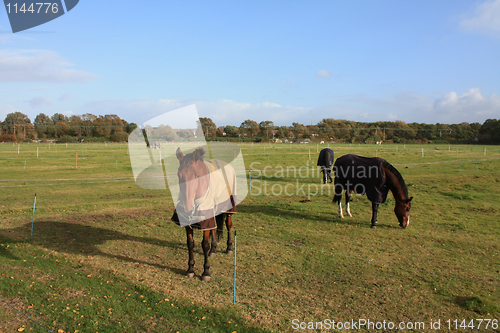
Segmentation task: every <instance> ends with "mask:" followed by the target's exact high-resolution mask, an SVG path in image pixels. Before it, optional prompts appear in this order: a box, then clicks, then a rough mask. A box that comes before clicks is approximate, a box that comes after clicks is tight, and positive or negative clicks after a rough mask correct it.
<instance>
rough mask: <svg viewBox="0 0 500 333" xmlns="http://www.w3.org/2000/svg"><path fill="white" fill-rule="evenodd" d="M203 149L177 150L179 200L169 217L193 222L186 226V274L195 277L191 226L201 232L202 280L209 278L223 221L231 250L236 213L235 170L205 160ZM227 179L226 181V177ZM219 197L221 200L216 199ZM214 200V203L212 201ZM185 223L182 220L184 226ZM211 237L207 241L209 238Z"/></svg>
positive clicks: (220, 163)
mask: <svg viewBox="0 0 500 333" xmlns="http://www.w3.org/2000/svg"><path fill="white" fill-rule="evenodd" d="M204 154H205V151H204V150H203V149H197V150H195V151H194V152H193V153H190V154H186V155H185V156H184V154H183V153H182V151H181V149H180V148H178V149H177V151H176V155H177V159H178V160H179V162H180V165H179V169H178V177H179V187H180V192H179V202H178V203H177V205H176V210H175V212H174V215H173V216H172V220H173V221H174V222H176V223H178V224H180V223H179V222H180V220H183V221H192V223H189V225H187V226H186V227H185V228H186V235H187V247H188V250H189V261H188V270H187V272H186V275H187V276H188V277H190V278H191V277H193V276H194V255H193V249H194V239H193V229H200V230H202V231H203V241H202V242H201V246H202V248H203V254H204V256H205V264H204V266H203V267H204V270H203V274H202V275H201V279H202V280H203V281H209V280H210V272H209V269H210V263H209V260H208V257H209V256H214V255H215V253H216V248H217V241H216V238H215V230H216V229H217V239H219V238H220V236H222V234H223V228H224V220H225V222H226V228H227V234H228V236H227V253H232V246H233V243H232V239H231V226H232V221H231V215H232V213H235V212H236V205H235V202H236V201H235V191H236V185H235V184H236V183H235V180H234V169H233V168H232V167H231V166H230V165H228V164H225V163H224V162H222V161H217V160H211V161H204V159H203V157H204ZM228 179H229V180H228ZM224 192H225V193H224ZM217 198H221V199H220V200H216V199H217ZM214 201H216V202H215V204H214ZM185 224H187V223H184V225H185ZM210 235H211V236H212V241H211V244H210V241H209V237H210Z"/></svg>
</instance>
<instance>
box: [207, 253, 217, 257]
mask: <svg viewBox="0 0 500 333" xmlns="http://www.w3.org/2000/svg"><path fill="white" fill-rule="evenodd" d="M216 254H217V253H215V252H210V254H209V256H210V257H215V255H216Z"/></svg>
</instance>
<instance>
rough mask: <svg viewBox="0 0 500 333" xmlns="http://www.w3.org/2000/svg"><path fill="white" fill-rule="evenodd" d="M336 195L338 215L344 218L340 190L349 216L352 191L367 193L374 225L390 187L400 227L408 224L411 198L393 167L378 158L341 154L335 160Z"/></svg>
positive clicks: (373, 226) (373, 225)
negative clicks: (343, 194)
mask: <svg viewBox="0 0 500 333" xmlns="http://www.w3.org/2000/svg"><path fill="white" fill-rule="evenodd" d="M333 170H334V172H335V196H334V198H333V202H337V203H338V205H339V217H340V218H343V217H344V214H343V212H342V202H341V200H342V192H343V191H344V190H345V203H346V212H347V215H348V216H351V217H352V215H351V211H350V209H349V201H350V198H351V193H352V192H354V193H356V194H366V196H367V197H368V199H369V200H370V201H371V202H372V219H371V227H372V228H376V224H377V211H378V206H379V204H381V203H384V202H385V200H386V199H387V194H388V192H389V190H390V191H391V192H392V194H393V195H394V199H395V200H396V207H395V208H394V213H395V214H396V216H397V218H398V221H399V226H400V227H402V228H406V227H407V226H408V224H410V209H411V200H412V199H413V197H409V196H408V189H407V188H406V184H405V181H404V180H403V177H401V174H400V173H399V171H398V170H396V168H394V167H393V166H392V165H391V164H389V163H388V162H387V161H386V160H384V159H382V158H378V157H373V158H368V157H363V156H357V155H352V154H348V155H344V156H342V157H340V158H338V159H337V160H336V161H335V164H334V166H333Z"/></svg>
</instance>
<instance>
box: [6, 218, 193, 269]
mask: <svg viewBox="0 0 500 333" xmlns="http://www.w3.org/2000/svg"><path fill="white" fill-rule="evenodd" d="M30 229H31V223H27V224H25V225H23V226H20V227H17V228H13V229H6V230H3V232H2V233H4V235H0V239H5V240H6V242H15V243H21V242H23V243H25V242H27V241H26V240H25V241H21V240H15V239H16V238H17V239H19V238H23V236H24V237H25V235H29V233H30ZM5 234H7V235H5ZM33 238H34V240H33V241H32V242H33V244H35V245H38V246H41V247H43V248H46V249H48V250H53V251H56V252H62V253H67V254H79V255H82V254H85V255H90V256H102V257H107V258H110V259H116V260H120V261H123V262H129V263H134V264H143V265H149V266H153V267H157V268H160V269H168V270H170V271H171V272H173V273H175V274H181V275H184V273H185V272H184V271H183V270H181V269H178V268H176V267H169V266H167V265H163V264H159V263H155V262H150V261H147V260H141V259H138V258H133V257H129V256H127V255H119V254H112V253H107V252H104V251H102V250H100V249H99V246H101V245H103V244H105V243H106V242H108V241H131V242H138V243H143V244H148V245H152V246H163V247H169V248H172V249H179V250H183V251H187V249H186V247H185V246H183V245H182V244H181V242H170V241H166V240H162V239H157V238H151V237H138V236H131V235H127V234H124V233H122V232H119V231H115V230H109V229H104V228H99V227H93V226H90V225H83V224H77V223H69V222H61V221H39V222H36V223H35V225H34V236H33ZM8 239H10V240H8ZM2 248H3V247H2ZM0 256H2V257H5V258H8V259H14V260H15V259H19V258H17V257H16V256H14V255H13V254H11V253H10V252H8V251H6V250H1V249H0Z"/></svg>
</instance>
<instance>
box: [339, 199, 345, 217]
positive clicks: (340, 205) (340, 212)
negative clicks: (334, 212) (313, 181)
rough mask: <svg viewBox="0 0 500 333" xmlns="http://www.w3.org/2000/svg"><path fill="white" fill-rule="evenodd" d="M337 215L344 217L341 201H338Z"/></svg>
mask: <svg viewBox="0 0 500 333" xmlns="http://www.w3.org/2000/svg"><path fill="white" fill-rule="evenodd" d="M339 217H340V218H341V219H343V218H344V213H342V202H340V201H339Z"/></svg>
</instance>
